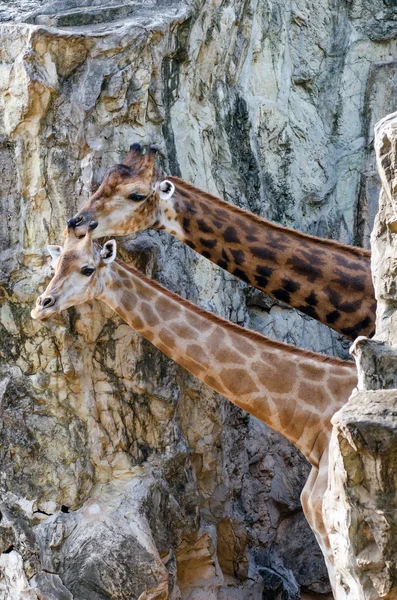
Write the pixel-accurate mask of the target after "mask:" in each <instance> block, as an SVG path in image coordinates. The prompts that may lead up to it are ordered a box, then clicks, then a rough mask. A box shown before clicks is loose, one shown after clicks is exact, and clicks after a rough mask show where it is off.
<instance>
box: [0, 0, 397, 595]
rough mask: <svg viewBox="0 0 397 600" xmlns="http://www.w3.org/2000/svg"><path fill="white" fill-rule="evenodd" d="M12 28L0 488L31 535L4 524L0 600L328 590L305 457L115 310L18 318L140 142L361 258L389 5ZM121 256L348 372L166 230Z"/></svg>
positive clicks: (71, 4) (167, 14)
mask: <svg viewBox="0 0 397 600" xmlns="http://www.w3.org/2000/svg"><path fill="white" fill-rule="evenodd" d="M0 22H1V23H2V24H1V25H0V44H1V49H2V54H1V60H2V62H1V65H0V67H1V68H0V167H1V175H2V176H1V194H0V211H1V217H2V218H1V219H0V235H1V240H0V244H1V249H2V252H1V256H0V274H1V282H2V283H1V290H0V292H1V294H0V298H1V307H0V340H1V365H0V382H3V381H5V380H6V379H7V380H8V383H7V384H6V385H4V395H3V397H2V400H1V404H0V411H1V427H0V438H1V444H0V452H1V455H0V456H1V475H2V477H1V481H0V484H1V493H2V495H6V494H9V493H10V492H12V494H13V497H12V498H13V499H11V500H10V502H11V504H12V506H11V508H14V509H15V510H17V514H18V515H19V518H20V519H23V522H24V523H25V525H24V526H25V528H27V530H26V531H29V532H30V533H29V535H27V534H25V537H26V540H25V542H24V544H22V542H21V543H20V542H18V540H20V539H21V535H22V534H21V533H20V529H18V527H19V526H18V524H17V520H10V521H9V522H8V521H7V524H5V523H4V524H2V523H0V525H1V526H2V527H4V529H2V530H1V535H0V539H1V542H2V543H3V546H4V548H5V550H6V552H5V553H4V554H2V555H1V556H0V569H1V576H2V579H0V594H3V596H4V598H7V599H9V598H10V599H11V598H13V597H15V596H18V594H22V593H23V594H25V597H26V598H33V599H34V600H37V596H38V594H41V595H42V596H43V597H45V596H46V595H47V596H48V597H49V598H50V597H51V594H52V595H55V596H56V595H58V597H62V595H63V596H64V597H68V594H71V595H72V596H74V597H84V598H89V597H95V598H98V599H99V598H117V597H123V594H124V595H125V594H129V595H130V597H132V598H134V597H135V598H138V597H141V600H143V599H144V598H145V597H146V598H147V599H148V598H150V597H152V598H153V599H154V598H156V597H157V599H158V600H160V598H162V597H163V598H166V597H167V595H168V596H169V597H170V598H172V599H173V600H177V599H179V598H182V597H184V598H187V597H188V598H189V599H190V600H199V599H200V598H202V599H203V600H204V599H205V600H215V599H216V600H225V599H227V600H232V599H233V600H240V599H242V598H244V600H261V599H262V597H263V593H264V586H265V579H266V581H268V584H266V585H268V587H269V586H270V585H271V582H272V581H273V582H274V586H275V585H276V581H279V582H280V586H281V587H279V590H278V591H277V593H278V594H279V595H280V594H281V596H282V597H283V599H284V598H287V599H292V598H295V597H296V596H297V595H298V594H299V586H302V587H304V588H306V587H307V588H309V589H310V590H312V591H315V592H326V591H327V590H328V589H329V587H328V584H327V582H326V573H325V567H324V564H323V562H322V559H321V557H320V555H319V552H318V548H317V546H316V542H315V540H314V537H313V535H312V534H311V532H310V530H309V528H308V527H306V526H305V525H304V522H303V519H302V515H301V512H300V508H299V494H300V490H301V487H302V484H303V482H304V480H305V478H306V476H307V472H308V468H307V465H306V463H305V462H304V460H303V459H302V457H301V456H300V455H299V454H298V452H296V451H295V450H294V449H293V448H292V447H291V446H290V445H289V444H288V443H287V442H286V441H285V440H283V439H282V438H280V436H278V435H277V434H275V433H274V432H272V431H270V430H269V429H268V428H266V427H265V426H263V424H261V423H258V422H257V421H256V420H255V419H252V418H250V417H248V416H247V415H245V414H243V413H242V412H241V411H240V410H238V409H237V408H236V407H233V406H230V405H229V404H228V403H227V402H226V401H225V400H224V399H222V398H220V397H218V396H216V395H215V394H214V393H212V391H211V390H209V389H208V388H206V387H205V386H203V385H202V384H201V383H200V382H198V381H197V380H194V378H193V377H191V376H189V375H188V374H186V373H185V372H184V371H182V369H180V368H178V367H177V366H176V365H175V364H173V363H172V362H171V361H169V360H168V359H166V358H165V357H164V356H162V355H161V354H160V353H159V352H157V351H156V350H155V349H153V347H152V346H150V344H148V343H147V342H145V341H143V340H141V339H140V338H139V337H138V336H137V335H136V334H135V333H134V332H133V331H132V330H130V329H129V328H128V327H127V326H126V325H125V324H124V323H123V322H122V321H121V320H120V319H119V318H118V317H116V316H115V315H113V314H111V313H110V311H108V310H107V309H106V308H105V307H104V306H103V305H100V304H99V303H92V304H89V305H83V306H80V307H76V308H74V309H70V310H69V311H68V313H67V314H65V315H63V316H62V318H61V319H60V320H59V321H58V322H57V323H49V324H47V325H40V324H38V323H34V322H32V320H31V318H30V314H29V313H30V308H31V305H32V303H33V302H34V300H35V298H36V297H37V295H38V294H39V293H40V292H41V291H42V290H43V289H44V287H45V285H46V282H47V281H48V279H49V278H50V277H51V270H50V268H49V267H48V265H47V263H48V256H47V254H46V251H45V246H46V244H47V243H60V242H61V240H62V232H63V229H64V226H65V223H66V219H67V218H68V217H70V215H71V214H73V213H74V212H76V209H77V207H78V206H79V205H80V204H81V203H82V202H83V201H84V200H85V199H86V198H87V197H88V195H89V194H90V193H91V192H92V191H93V190H94V189H95V188H96V186H97V185H98V184H99V182H100V180H101V178H102V177H103V175H104V173H105V171H106V169H107V168H108V167H110V166H111V165H112V164H114V163H116V162H120V161H122V160H123V157H124V155H125V153H126V151H127V150H128V148H129V145H130V144H131V143H132V142H135V141H140V142H142V143H149V142H150V143H153V142H154V143H157V144H158V145H159V147H160V148H161V150H162V152H163V155H164V157H163V158H161V159H160V163H161V164H160V166H161V167H162V168H164V169H165V170H166V171H168V172H170V173H172V174H174V175H181V176H182V177H183V178H184V179H186V180H188V181H191V182H192V183H194V184H195V185H197V186H199V187H201V188H203V189H206V190H208V191H210V192H213V193H215V194H217V195H219V196H221V197H223V198H225V199H226V200H228V201H230V202H232V203H234V204H236V205H238V206H241V207H243V208H246V209H249V210H252V211H254V212H256V213H257V214H260V215H262V216H265V217H267V218H269V219H272V220H275V221H277V222H279V223H282V224H284V225H288V226H292V227H296V228H298V229H300V230H302V231H306V232H309V233H313V234H317V235H321V236H325V237H330V238H334V239H339V240H341V241H343V242H346V243H356V244H363V245H366V246H368V243H369V231H370V229H371V226H372V219H373V216H374V214H375V212H376V206H377V193H378V189H379V185H380V183H379V179H378V176H377V174H376V170H375V154H374V152H373V149H372V140H373V134H372V129H371V127H372V125H371V124H372V123H374V122H375V121H376V120H378V119H379V118H380V117H381V116H383V115H384V114H386V113H387V112H389V111H391V110H394V108H395V107H394V98H395V94H394V92H393V90H394V86H395V76H394V64H395V62H396V60H397V50H396V47H395V41H394V40H393V35H394V34H393V28H394V24H395V20H394V12H393V9H392V7H388V6H386V4H385V6H384V7H383V8H382V9H379V13H378V12H376V11H375V12H374V8H373V3H371V2H369V0H368V2H367V1H364V0H355V2H349V3H348V5H347V4H346V3H344V2H340V1H339V0H322V1H321V2H314V1H312V0H309V1H308V2H306V1H303V0H299V1H298V2H285V1H284V0H277V1H275V2H273V3H271V4H268V3H263V2H257V1H256V0H253V1H252V2H249V3H247V2H243V1H242V0H236V1H235V2H232V3H231V2H228V1H226V0H225V1H221V2H218V1H215V0H211V1H209V2H208V1H207V2H204V1H203V0H198V1H196V0H194V1H193V0H186V1H184V2H183V1H182V0H180V1H178V2H172V3H170V2H168V1H167V0H150V1H149V2H140V1H137V2H132V1H131V2H130V1H128V2H126V1H124V0H114V1H112V0H106V1H102V0H94V1H90V2H89V1H88V0H60V1H58V2H49V3H47V2H42V1H40V0H29V1H27V2H26V1H22V0H14V1H9V2H0ZM390 90H391V91H390ZM379 111H381V113H379ZM121 255H122V258H123V259H124V260H127V261H131V262H134V264H137V265H138V266H140V267H141V268H143V269H144V270H146V272H147V273H148V274H150V275H152V276H154V277H155V278H157V279H158V280H159V281H160V282H162V283H163V284H165V285H166V286H169V287H170V288H171V289H172V290H174V291H177V292H178V293H180V294H181V295H183V296H184V297H187V298H189V299H191V300H192V301H194V302H197V303H199V304H200V305H202V306H203V307H205V308H207V309H210V310H213V311H215V312H217V313H219V314H221V315H222V316H224V317H226V318H229V319H231V320H233V321H235V322H237V323H239V324H241V325H244V326H247V327H252V328H254V329H256V330H258V331H261V332H263V333H265V334H266V335H269V336H270V337H273V338H278V339H282V340H285V341H289V342H292V343H295V344H297V345H299V346H301V347H305V348H312V349H314V350H316V351H322V352H326V353H328V354H330V355H339V356H344V357H347V356H348V347H347V345H346V342H345V341H344V340H341V338H339V337H338V336H337V335H335V334H334V333H332V332H331V331H330V330H328V329H327V328H326V327H323V326H320V325H319V324H318V323H314V322H312V321H310V320H309V319H308V318H306V317H302V316H301V315H299V314H297V313H296V312H294V311H291V310H290V309H288V308H287V307H285V306H282V305H281V304H279V303H275V302H274V301H271V300H269V299H268V298H266V297H265V296H264V295H262V294H258V293H257V292H253V291H252V290H249V289H247V286H245V285H244V284H243V283H241V282H239V281H236V280H235V279H234V278H233V277H232V276H230V275H228V274H227V273H225V272H223V271H221V270H220V269H218V268H216V267H215V266H213V265H211V264H210V263H209V262H208V261H206V260H205V259H204V258H201V257H198V256H197V255H196V254H194V252H193V251H191V250H190V249H189V248H186V247H183V246H182V245H181V244H180V243H178V242H176V241H175V240H172V239H171V238H170V237H167V236H166V235H165V234H159V233H155V232H145V233H143V234H141V235H139V236H129V237H127V238H125V239H124V240H123V241H122V248H121ZM137 482H140V483H141V484H142V490H143V491H142V494H141V495H140V492H139V493H138V490H139V489H140V486H138V484H137ZM118 486H120V487H118ZM117 490H118V491H117ZM116 491H117V493H116ZM107 499H109V503H110V504H109V506H108V505H107ZM90 503H91V504H90ZM93 503H97V504H98V505H99V506H100V514H101V515H102V517H103V518H102V520H101V521H100V526H99V525H98V528H94V527H93V526H92V525H89V523H88V517H87V516H86V510H87V507H89V506H91V505H92V504H93ZM128 506H134V507H137V511H138V512H136V514H135V512H134V514H133V517H132V520H131V521H128V520H126V519H125V518H124V517H123V514H124V513H123V511H124V509H125V508H126V507H128ZM18 507H19V508H18ZM134 510H135V509H134ZM18 511H19V512H18ZM18 522H19V521H18ZM283 523H288V524H289V526H290V528H291V530H293V531H296V538H297V539H296V540H295V541H294V544H291V541H290V540H289V539H288V536H285V535H284V534H283V532H284V527H285V525H283ZM135 526H136V528H137V529H135V530H133V529H134V527H135ZM142 528H143V529H142ZM138 529H139V531H138ZM142 531H143V532H144V533H145V536H146V537H144V539H145V540H146V546H145V544H144V543H143V538H142V535H143V534H142ZM8 544H10V545H9V546H8V547H6V546H7V545H8ZM85 544H86V545H87V548H90V550H91V556H90V555H87V553H86V552H85V550H84V548H85ZM11 546H13V549H12V550H10V548H11ZM302 549H305V551H302ZM7 550H10V551H9V552H7ZM126 554H129V556H131V561H134V562H132V563H128V564H127V562H126V559H125V556H126ZM265 555H266V557H267V558H266V561H265V559H263V560H262V558H263V557H264V556H265ZM29 557H30V558H29ZM258 557H260V559H259V558H258ZM33 559H34V560H33ZM27 560H31V561H33V562H31V563H29V564H31V565H32V566H31V567H29V565H28V564H27V562H26V561H27ZM131 565H132V567H131ZM134 569H135V572H134ZM260 569H267V571H266V578H265V577H264V576H263V574H264V573H265V571H262V574H261V572H260ZM116 571H117V581H119V583H117V581H116V578H114V577H112V573H113V574H114V572H116ZM102 572H103V574H104V577H103V579H101V573H102ZM167 574H168V580H167V582H166V579H165V577H166V575H167ZM279 577H281V580H282V581H281V580H280V579H278V578H279ZM272 585H273V584H272ZM162 586H163V589H161V587H162ZM164 586H165V587H164ZM156 588H157V590H156ZM266 593H270V591H268V592H266ZM13 595H14V596H13Z"/></svg>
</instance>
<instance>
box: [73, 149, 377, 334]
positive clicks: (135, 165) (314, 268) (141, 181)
mask: <svg viewBox="0 0 397 600" xmlns="http://www.w3.org/2000/svg"><path fill="white" fill-rule="evenodd" d="M155 154H156V149H154V148H153V147H151V148H149V150H148V151H147V152H146V153H143V150H142V147H141V146H140V144H133V145H132V146H131V148H130V151H129V152H128V154H127V156H126V157H125V159H124V163H123V164H119V165H116V166H114V167H112V168H111V169H109V171H108V172H107V173H106V174H105V177H104V178H103V181H102V183H101V185H100V187H99V188H98V190H97V191H96V192H95V194H93V195H92V197H91V198H89V200H88V201H87V202H85V203H84V204H83V206H82V207H81V209H80V210H79V212H78V213H77V215H76V216H75V217H73V218H72V219H70V220H69V225H70V226H72V227H73V228H74V229H75V231H76V233H77V234H78V235H83V234H84V233H85V231H86V230H87V226H88V224H89V222H90V221H91V220H92V219H95V220H97V221H99V225H98V228H97V229H96V231H95V232H94V238H99V237H102V236H104V235H115V236H118V235H126V234H128V233H133V232H136V231H140V230H143V229H147V228H155V229H163V230H165V231H167V232H168V233H170V234H171V235H174V236H175V237H177V238H178V239H179V240H181V241H182V242H184V243H186V244H187V245H189V246H190V247H191V248H193V249H194V250H195V251H197V252H199V253H200V254H202V255H203V256H204V257H206V258H208V259H209V260H211V261H212V262H214V263H216V264H217V265H218V266H220V267H221V268H223V269H226V270H227V271H229V272H230V273H232V274H233V275H235V276H236V277H239V278H240V279H242V280H243V281H245V282H247V283H249V284H250V285H252V286H254V287H256V288H258V289H260V290H263V291H265V292H266V293H268V294H269V295H270V296H272V297H273V298H276V299H277V300H280V301H282V302H284V303H286V304H288V305H289V306H292V307H294V308H296V309H298V310H300V311H301V312H303V313H305V314H306V315H308V316H310V317H312V318H314V319H316V320H318V321H320V322H322V323H324V324H325V325H327V326H329V327H331V328H333V329H335V330H336V331H338V332H339V333H341V334H343V335H345V336H347V337H349V338H350V339H352V340H354V339H355V338H356V337H357V336H358V335H365V336H371V335H372V333H373V331H374V324H375V305H376V302H375V296H374V290H373V285H372V277H371V269H370V253H369V252H368V251H367V250H363V249H361V248H355V247H352V246H346V245H343V244H339V243H337V242H334V241H332V240H326V239H320V238H317V237H315V236H310V235H305V234H302V233H300V232H298V231H295V230H293V229H288V228H286V227H282V226H280V225H276V224H274V223H271V222H269V221H266V220H265V219H262V218H260V217H257V216H256V215H253V214H252V213H250V212H248V211H244V210H242V209H239V208H237V207H236V206H233V205H231V204H229V203H227V202H224V201H223V200H221V199H220V198H217V197H216V196H213V195H211V194H207V193H206V192H203V191H202V190H200V189H198V188H197V187H195V186H192V185H190V184H188V183H186V182H185V181H183V180H182V179H178V178H177V177H167V178H165V176H164V174H163V173H162V172H161V171H159V170H156V168H155V163H154V160H155Z"/></svg>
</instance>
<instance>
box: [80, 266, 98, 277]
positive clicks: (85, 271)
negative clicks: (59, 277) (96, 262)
mask: <svg viewBox="0 0 397 600" xmlns="http://www.w3.org/2000/svg"><path fill="white" fill-rule="evenodd" d="M94 271H95V268H94V267H83V268H82V269H81V271H80V273H81V274H82V275H85V276H86V277H89V276H90V275H92V274H93V272H94Z"/></svg>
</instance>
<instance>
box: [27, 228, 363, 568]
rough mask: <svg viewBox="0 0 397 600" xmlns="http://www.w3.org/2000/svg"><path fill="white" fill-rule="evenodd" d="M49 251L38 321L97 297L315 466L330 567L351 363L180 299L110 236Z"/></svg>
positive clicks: (314, 519)
mask: <svg viewBox="0 0 397 600" xmlns="http://www.w3.org/2000/svg"><path fill="white" fill-rule="evenodd" d="M51 253H52V255H53V257H54V259H55V261H56V263H57V264H56V273H55V276H54V278H53V280H52V281H51V282H50V284H49V286H48V287H47V290H46V291H45V293H44V294H43V296H41V297H40V298H39V299H38V301H37V304H36V307H35V308H34V309H33V311H32V317H33V318H36V319H41V320H45V319H46V318H49V317H50V316H52V315H54V314H55V313H58V312H59V311H61V310H63V309H65V308H68V307H69V306H73V305H76V304H81V303H82V302H85V301H86V300H89V299H92V298H99V299H100V300H102V301H103V302H105V303H106V304H108V305H109V306H110V307H111V308H112V309H113V310H115V311H116V312H117V313H118V314H119V315H120V316H121V317H122V318H123V319H124V320H125V321H126V322H127V323H128V324H129V325H130V326H131V327H133V328H134V329H135V330H136V331H137V332H139V333H140V334H141V335H142V336H144V337H145V338H146V339H147V340H149V341H150V342H152V343H153V344H154V345H155V346H156V347H157V348H159V349H160V350H161V351H162V352H164V353H165V354H166V355H167V356H169V357H170V358H171V359H173V360H174V361H176V362H177V363H178V364H180V365H181V366H182V367H184V368H186V369H187V370H188V371H190V372H191V373H192V374H193V375H195V376H196V377H198V378H199V379H200V380H201V381H203V382H204V383H206V384H207V385H209V386H210V387H212V388H213V389H214V390H216V391H217V392H219V393H220V394H222V395H224V396H225V397H226V398H228V399H229V400H230V401H231V402H233V403H234V404H236V405H237V406H239V407H241V408H243V409H244V410H246V411H247V412H249V413H250V414H252V415H254V416H255V417H257V418H258V419H260V420H262V421H263V422H265V423H267V424H268V425H269V426H270V427H272V428H273V429H275V430H276V431H278V432H280V433H281V434H283V435H284V436H285V437H287V438H288V439H289V440H290V441H291V442H292V443H293V444H294V445H295V446H296V447H297V448H299V449H300V450H301V451H302V453H303V454H304V455H305V457H306V458H307V459H308V460H309V462H310V463H311V464H312V467H313V469H312V472H311V475H310V477H309V480H308V483H307V484H306V485H305V488H304V490H303V493H302V505H303V508H304V511H305V514H306V516H307V518H308V521H309V524H310V525H311V527H312V528H313V530H314V532H315V534H316V536H317V538H318V539H319V542H320V546H321V548H322V550H323V552H324V554H325V556H326V559H327V563H328V567H329V569H331V567H330V565H331V564H332V556H331V554H330V549H329V544H328V539H327V536H326V532H325V529H324V526H323V522H322V495H323V493H324V492H325V489H326V483H327V450H328V443H329V438H330V432H331V422H330V420H331V416H332V415H333V414H334V413H335V411H336V410H338V408H340V406H341V405H342V404H343V403H344V402H345V401H346V400H347V398H348V396H349V394H350V393H351V391H352V389H353V387H354V386H355V385H356V380H357V376H356V371H355V367H354V365H353V364H351V363H346V362H343V361H340V360H338V359H331V358H327V357H323V356H321V355H318V354H315V353H312V352H308V351H303V350H299V349H296V348H294V347H293V346H289V345H287V344H282V343H280V342H276V341H272V340H270V339H268V338H265V337H264V336H262V335H260V334H258V333H255V332H252V331H249V330H246V329H244V328H242V327H239V326H237V325H234V324H232V323H229V322H228V321H225V320H224V319H222V318H220V317H218V316H216V315H213V314H211V313H208V312H206V311H204V310H202V309H200V308H198V307H196V306H195V305H193V304H191V303H190V302H188V301H186V300H182V299H181V298H180V297H179V296H177V295H176V294H173V293H172V292H170V291H168V290H165V289H164V288H163V287H162V286H160V285H159V284H158V283H156V282H153V281H151V280H149V279H147V278H146V277H144V276H143V275H142V274H141V273H140V272H139V271H137V270H136V269H133V268H131V267H127V266H126V265H125V264H124V263H122V262H121V261H118V260H114V258H115V242H114V241H113V240H112V241H110V242H107V243H106V244H105V246H104V248H103V249H102V250H101V251H100V250H99V249H98V248H97V247H96V246H95V244H94V243H93V242H92V240H91V235H89V233H88V234H87V235H86V236H85V238H83V239H82V240H80V241H79V242H77V243H75V244H73V245H71V246H70V247H68V246H67V247H66V250H65V251H64V252H63V253H61V251H60V249H58V251H55V250H54V247H51ZM330 574H331V575H332V572H331V570H330Z"/></svg>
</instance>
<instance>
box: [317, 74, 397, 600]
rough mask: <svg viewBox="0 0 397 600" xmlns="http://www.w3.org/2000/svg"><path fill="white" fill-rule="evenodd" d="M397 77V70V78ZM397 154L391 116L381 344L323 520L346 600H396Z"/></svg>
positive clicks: (337, 441) (342, 428) (378, 245)
mask: <svg viewBox="0 0 397 600" xmlns="http://www.w3.org/2000/svg"><path fill="white" fill-rule="evenodd" d="M393 73H394V69H392V70H391V71H390V74H391V76H392V77H393V76H394V75H393ZM396 148H397V113H393V114H391V115H389V116H387V117H385V118H384V119H382V120H381V121H380V122H379V123H378V124H377V125H376V126H375V149H376V158H377V165H378V169H379V174H380V179H381V182H382V189H381V193H380V201H379V211H378V213H377V215H376V219H375V225H374V229H373V232H372V236H371V246H372V271H373V279H374V286H375V293H376V298H377V301H378V309H377V319H376V336H375V338H374V339H372V340H368V339H366V338H358V339H357V340H356V341H355V342H354V344H353V346H352V348H351V353H352V354H353V355H354V358H355V359H356V363H357V369H358V376H359V381H358V392H356V393H353V395H352V396H351V398H350V400H349V402H348V403H347V404H346V405H345V406H344V407H343V408H342V409H341V410H340V411H339V412H338V413H337V414H336V415H335V416H334V417H333V424H334V428H333V433H332V440H331V448H330V470H329V473H330V477H329V487H328V490H327V494H326V496H325V503H324V507H325V510H324V514H325V522H326V525H327V528H328V530H329V532H330V541H331V545H332V548H333V552H334V557H335V570H336V596H337V598H338V599H339V598H340V599H341V600H343V599H344V598H346V599H351V600H377V599H378V598H387V599H392V598H395V597H396V595H397V561H396V539H397V528H396V517H397V502H396V481H395V472H396V457H397V431H396V423H397V421H396V416H397V403H396V402H397V381H396V364H397V346H396V328H395V323H396V300H397V294H396V268H395V265H396V259H397V246H396V240H395V233H396V231H397V225H396V224H397V218H396V212H395V211H396V195H395V192H396V190H395V171H396Z"/></svg>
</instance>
